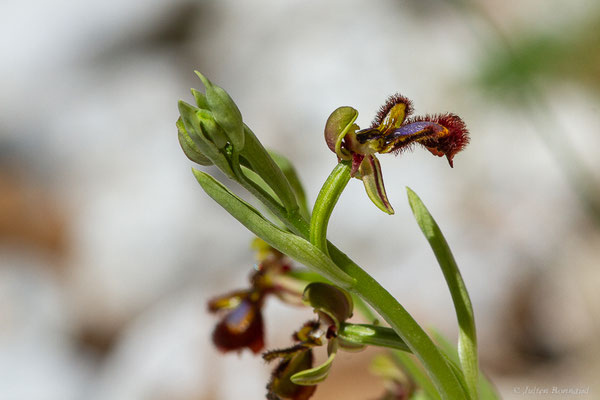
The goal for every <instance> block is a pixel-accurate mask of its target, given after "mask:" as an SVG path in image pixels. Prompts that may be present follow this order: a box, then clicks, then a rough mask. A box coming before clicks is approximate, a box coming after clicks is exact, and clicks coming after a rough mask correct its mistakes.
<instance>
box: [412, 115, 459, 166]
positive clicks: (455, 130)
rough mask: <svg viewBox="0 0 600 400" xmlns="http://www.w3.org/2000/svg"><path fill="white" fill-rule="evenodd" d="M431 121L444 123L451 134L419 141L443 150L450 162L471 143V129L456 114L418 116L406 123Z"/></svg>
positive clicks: (426, 145)
mask: <svg viewBox="0 0 600 400" xmlns="http://www.w3.org/2000/svg"><path fill="white" fill-rule="evenodd" d="M421 121H429V122H434V123H437V124H440V125H442V126H443V127H445V128H446V129H448V131H449V132H450V134H449V135H447V136H445V137H442V138H439V139H437V138H431V139H427V140H422V141H420V142H419V143H420V144H422V145H423V146H425V147H433V148H436V149H438V150H439V151H441V152H443V153H444V154H445V155H446V157H447V158H448V160H449V161H450V163H451V164H452V158H453V157H454V155H455V154H456V153H458V152H459V151H461V150H462V149H464V148H465V146H466V145H467V144H469V130H468V129H467V126H466V125H465V123H464V121H463V120H462V119H461V118H460V117H459V116H458V115H456V114H451V113H445V114H435V115H425V116H424V117H421V116H417V117H412V118H409V119H407V120H406V121H405V122H404V123H405V124H410V123H412V122H421Z"/></svg>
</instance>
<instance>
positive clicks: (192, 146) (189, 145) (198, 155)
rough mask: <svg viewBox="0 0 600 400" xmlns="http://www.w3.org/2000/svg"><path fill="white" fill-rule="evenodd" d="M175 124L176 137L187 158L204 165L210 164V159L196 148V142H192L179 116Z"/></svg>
mask: <svg viewBox="0 0 600 400" xmlns="http://www.w3.org/2000/svg"><path fill="white" fill-rule="evenodd" d="M175 125H177V138H178V139H179V145H180V146H181V149H182V150H183V153H184V154H185V155H186V156H187V158H189V159H190V160H192V161H193V162H195V163H196V164H200V165H205V166H206V165H212V164H213V163H212V161H210V159H209V158H208V157H206V156H205V155H204V154H202V152H201V151H200V149H198V146H196V143H194V141H193V140H192V139H191V138H190V136H189V135H188V133H187V131H186V130H185V126H183V121H182V120H181V117H179V118H178V119H177V122H176V123H175Z"/></svg>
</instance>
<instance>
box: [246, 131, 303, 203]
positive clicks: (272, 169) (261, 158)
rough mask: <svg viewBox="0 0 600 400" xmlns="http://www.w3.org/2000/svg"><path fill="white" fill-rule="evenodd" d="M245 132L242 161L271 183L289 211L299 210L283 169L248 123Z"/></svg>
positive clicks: (270, 185) (273, 189)
mask: <svg viewBox="0 0 600 400" xmlns="http://www.w3.org/2000/svg"><path fill="white" fill-rule="evenodd" d="M244 134H245V136H246V138H245V143H246V145H245V147H244V149H243V150H242V152H241V153H240V157H241V158H242V160H241V161H242V162H244V163H245V164H247V166H248V167H249V168H250V169H251V170H252V171H254V172H255V173H257V174H258V175H259V176H260V177H261V178H262V179H263V180H264V181H265V182H266V184H267V185H269V187H270V188H271V189H272V191H273V192H275V194H276V195H277V197H278V198H279V200H280V202H281V204H283V206H284V207H285V209H286V210H287V211H288V212H292V211H296V210H298V203H297V202H296V195H295V194H294V191H293V190H292V187H291V186H290V183H289V182H288V180H287V179H286V177H285V175H284V174H283V172H282V171H281V169H280V168H279V167H278V166H277V164H276V163H275V161H274V160H273V159H272V158H271V156H270V155H269V153H268V152H267V150H265V148H264V147H263V145H262V144H261V143H260V141H259V140H258V139H257V138H256V136H255V135H254V133H253V132H252V130H251V129H250V128H248V127H247V126H246V125H244Z"/></svg>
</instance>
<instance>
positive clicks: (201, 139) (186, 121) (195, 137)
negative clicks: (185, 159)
mask: <svg viewBox="0 0 600 400" xmlns="http://www.w3.org/2000/svg"><path fill="white" fill-rule="evenodd" d="M178 108H179V114H180V115H181V120H182V122H183V126H184V127H185V130H186V132H187V133H188V136H189V137H190V139H192V141H193V142H194V143H195V144H196V147H198V150H200V152H201V153H202V154H204V156H205V157H206V158H208V159H209V160H210V161H212V162H213V164H215V165H216V166H217V167H218V168H219V169H220V170H221V171H223V173H225V175H227V176H228V177H229V178H232V179H234V178H235V175H234V173H233V170H232V169H231V166H230V165H229V161H228V160H227V158H226V157H225V155H224V154H223V153H222V152H220V151H219V149H218V148H217V146H215V144H214V143H213V142H212V140H210V138H208V137H207V135H206V134H205V132H204V130H203V127H202V125H201V124H200V119H199V118H198V115H197V114H196V113H197V112H198V111H199V109H198V108H196V107H194V106H192V105H190V104H188V103H186V102H185V101H182V100H180V101H179V103H178Z"/></svg>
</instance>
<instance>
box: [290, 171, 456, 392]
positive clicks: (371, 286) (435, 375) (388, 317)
mask: <svg viewBox="0 0 600 400" xmlns="http://www.w3.org/2000/svg"><path fill="white" fill-rule="evenodd" d="M332 175H333V176H334V177H333V178H331V180H330V179H328V180H327V181H326V183H325V185H324V186H323V189H322V190H321V193H319V198H321V199H331V200H335V201H337V199H339V196H340V194H341V191H342V190H343V189H344V188H345V186H346V184H345V183H344V181H345V180H346V183H347V180H348V179H350V165H349V164H347V163H338V165H337V166H336V167H335V168H334V170H333V172H332ZM328 182H329V183H330V184H329V185H328ZM331 183H333V184H331ZM335 183H337V184H335ZM323 191H325V193H323ZM327 191H332V192H335V193H327ZM322 203H323V202H319V201H318V200H317V202H316V204H315V207H314V209H313V213H314V212H322V213H325V212H326V211H327V210H329V215H320V216H319V217H318V218H319V220H320V221H325V222H326V221H328V220H329V216H330V213H331V211H333V208H334V207H335V202H333V201H332V202H331V203H327V204H322ZM311 222H312V221H311ZM315 223H316V222H315ZM312 225H313V224H312V223H311V226H312ZM295 228H296V230H298V231H299V232H300V234H304V235H306V233H309V232H307V229H306V228H307V227H306V226H302V224H298V225H295ZM319 229H321V231H320V232H321V233H320V235H317V234H316V233H312V232H311V234H310V235H309V236H310V238H311V242H312V240H315V241H314V242H312V244H313V245H315V246H316V247H318V246H319V245H322V236H323V234H324V233H326V230H327V228H326V227H321V228H319ZM305 237H306V236H305ZM327 248H328V250H329V254H330V255H331V258H332V260H333V261H334V262H335V263H336V264H337V265H338V266H339V267H340V268H341V269H342V270H343V271H344V272H346V274H348V275H350V276H351V277H353V278H355V279H356V284H355V286H354V287H353V288H352V289H351V291H352V292H354V293H356V294H357V295H359V296H360V297H362V298H363V299H364V300H365V301H366V302H367V303H369V304H370V305H371V306H372V307H373V308H374V309H375V311H376V312H377V313H379V315H381V316H382V317H383V319H384V320H385V321H386V322H387V323H388V324H389V325H390V326H391V327H392V329H393V330H394V331H395V332H396V333H397V334H398V336H399V337H400V338H401V339H402V340H403V341H404V342H405V343H406V345H407V346H408V347H409V348H410V350H411V351H412V353H413V354H415V356H417V358H418V359H419V360H420V361H421V363H422V364H423V366H424V368H425V369H426V371H427V373H428V374H429V376H430V377H431V379H432V381H433V382H434V384H435V386H436V388H437V390H438V391H439V393H440V395H441V397H442V398H443V399H448V400H460V399H467V395H466V393H465V392H464V390H463V389H462V387H461V385H460V383H459V382H458V379H457V378H456V376H455V374H454V373H453V371H452V369H451V367H450V366H449V365H448V363H447V362H446V360H445V359H444V356H443V355H442V354H441V353H440V351H439V349H438V348H437V346H436V345H435V344H434V343H433V341H432V340H431V338H430V337H429V336H428V335H427V334H426V333H425V331H424V330H423V328H421V326H420V325H419V324H418V323H417V322H416V321H415V320H414V318H413V317H412V316H411V315H410V314H409V313H408V311H406V309H405V308H404V307H402V305H401V304H400V303H399V302H398V300H396V299H395V298H394V296H392V295H391V294H390V293H389V292H388V291H387V290H386V289H385V288H383V286H381V285H380V284H379V282H377V281H376V280H375V279H373V277H371V276H370V275H369V274H368V273H367V272H365V271H364V270H363V269H362V268H360V267H359V266H358V265H357V264H356V263H354V262H353V261H352V260H351V259H350V258H348V256H346V255H345V254H344V253H343V252H341V251H340V250H339V249H337V248H336V247H335V246H334V245H333V244H331V243H328V247H327ZM333 283H336V284H337V282H333Z"/></svg>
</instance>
